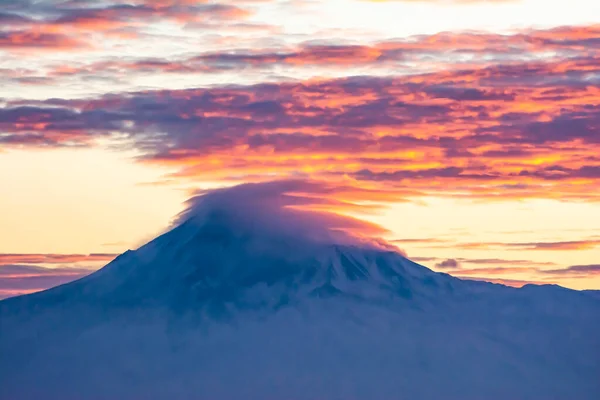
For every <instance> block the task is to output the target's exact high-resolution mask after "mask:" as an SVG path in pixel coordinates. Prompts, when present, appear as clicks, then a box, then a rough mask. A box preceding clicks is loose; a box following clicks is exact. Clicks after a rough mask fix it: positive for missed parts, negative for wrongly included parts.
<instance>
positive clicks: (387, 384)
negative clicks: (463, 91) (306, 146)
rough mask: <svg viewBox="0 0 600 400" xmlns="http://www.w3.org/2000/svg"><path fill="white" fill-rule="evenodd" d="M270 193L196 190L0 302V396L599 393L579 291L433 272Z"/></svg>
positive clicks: (587, 303)
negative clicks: (187, 203) (37, 286)
mask: <svg viewBox="0 0 600 400" xmlns="http://www.w3.org/2000/svg"><path fill="white" fill-rule="evenodd" d="M267 189H268V188H267ZM257 191H258V193H257ZM240 198H242V199H243V204H245V206H241V205H240V201H239V199H240ZM273 198H276V199H279V200H277V201H274V202H273V201H271V200H272V199H273ZM281 198H282V194H281V193H275V194H273V193H270V192H269V193H267V194H265V187H264V186H263V187H261V186H258V187H256V186H244V187H242V188H241V189H240V188H239V187H238V188H234V189H229V190H226V191H220V192H215V193H211V194H208V195H205V196H203V197H201V198H200V201H198V202H197V203H196V204H195V205H194V206H192V208H191V209H190V211H189V212H187V213H185V214H184V215H183V216H182V218H181V219H180V221H179V222H178V225H177V226H176V227H174V228H173V229H172V230H170V231H169V232H167V233H165V234H164V235H161V236H159V237H158V238H156V239H155V240H153V241H151V242H150V243H148V244H146V245H145V246H142V247H141V248H140V249H138V250H136V251H128V252H126V253H124V254H122V255H121V256H119V257H117V258H116V259H115V260H114V261H112V262H111V263H109V264H108V265H107V266H106V267H104V268H103V269H101V270H99V271H98V272H96V273H94V274H92V275H89V276H87V277H85V278H83V279H80V280H78V281H75V282H72V283H69V284H66V285H63V286H60V287H57V288H54V289H50V290H47V291H44V292H41V293H36V294H32V295H27V296H21V297H17V298H12V299H7V300H4V301H1V302H0V399H11V400H20V399H50V400H53V399H61V400H66V399H94V400H95V399H98V400H99V399H223V400H226V399H299V400H300V399H302V400H304V399H344V400H347V399H463V400H464V399H514V400H517V399H540V400H541V399H583V400H585V399H598V398H600V379H599V377H600V335H599V332H600V299H599V298H598V297H597V296H595V295H594V294H592V293H589V292H577V291H573V290H568V289H565V288H561V287H558V286H533V285H528V286H525V287H523V288H522V289H515V288H510V287H506V286H502V285H496V284H490V283H485V282H475V281H463V280H460V279H457V278H453V277H451V276H449V275H446V274H439V273H435V272H433V271H431V270H429V269H427V268H425V267H423V266H420V265H418V264H416V263H414V262H412V261H410V260H408V259H406V258H405V257H403V256H402V255H401V254H400V253H399V252H398V251H395V250H394V249H393V248H390V247H386V246H385V245H384V244H382V243H381V242H369V241H365V240H363V239H358V238H356V237H354V236H352V235H348V234H346V233H341V232H340V231H339V230H337V228H340V227H345V228H349V227H356V226H357V225H356V224H357V223H356V221H351V220H346V219H336V218H331V217H330V216H326V215H325V216H324V215H315V214H314V213H302V212H300V211H297V210H293V209H289V208H288V207H286V205H287V204H288V203H287V201H289V199H287V200H286V201H284V202H283V203H282V202H281ZM284 198H285V197H284ZM265 204H266V206H265Z"/></svg>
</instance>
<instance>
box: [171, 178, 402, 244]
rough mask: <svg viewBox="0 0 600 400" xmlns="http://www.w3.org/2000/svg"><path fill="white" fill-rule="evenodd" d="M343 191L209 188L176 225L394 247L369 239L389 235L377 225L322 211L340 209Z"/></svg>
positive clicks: (305, 186)
mask: <svg viewBox="0 0 600 400" xmlns="http://www.w3.org/2000/svg"><path fill="white" fill-rule="evenodd" d="M343 191H344V188H340V187H335V186H331V185H328V184H326V183H321V182H314V181H305V180H279V181H271V182H263V183H246V184H241V185H237V186H233V187H228V188H223V189H215V190H209V191H205V192H201V193H199V194H198V195H197V196H194V197H192V198H191V199H190V200H189V201H188V208H187V209H186V210H185V211H184V212H182V213H181V215H180V216H179V217H178V218H177V219H176V220H175V222H174V225H180V224H183V223H200V224H204V223H207V222H208V223H212V221H218V223H219V224H221V225H223V226H230V227H232V228H233V229H234V230H235V231H239V232H241V233H240V234H244V232H246V231H252V232H254V233H256V232H259V233H258V234H259V235H260V236H270V235H272V236H274V237H277V238H279V239H282V238H285V237H293V238H294V239H295V240H299V239H304V240H308V241H323V240H324V241H327V242H331V241H333V242H336V243H341V244H358V243H360V244H370V245H373V246H376V247H384V248H386V249H390V248H393V249H395V247H393V246H391V245H387V244H386V243H385V242H383V241H380V240H376V239H370V238H369V237H371V236H373V235H383V234H386V233H388V231H387V230H386V229H384V228H382V227H381V226H379V225H377V224H374V223H370V222H366V221H362V220H359V219H356V218H352V217H349V216H346V215H341V214H337V213H334V212H331V211H323V207H328V206H329V207H332V206H338V205H339V200H337V199H336V198H337V197H338V196H337V195H338V193H342V192H343Z"/></svg>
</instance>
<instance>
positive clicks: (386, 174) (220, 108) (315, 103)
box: [0, 3, 600, 248]
mask: <svg viewBox="0 0 600 400" xmlns="http://www.w3.org/2000/svg"><path fill="white" fill-rule="evenodd" d="M136 4H137V3H136ZM136 7H137V6H136ZM128 10H129V8H128ZM131 12H133V11H131ZM136 12H137V11H136ZM5 18H8V17H5ZM511 49H512V50H511ZM513 50H514V53H513V52H512V51H513ZM427 52H429V53H431V52H433V54H435V53H436V52H439V54H440V55H443V54H448V53H449V52H450V53H451V54H454V53H455V54H456V57H457V60H458V59H460V57H459V56H460V55H464V54H479V55H481V57H482V60H483V59H485V60H487V61H485V63H483V64H477V63H475V64H473V63H471V64H468V65H465V64H461V63H460V62H458V61H457V63H454V61H452V60H451V59H452V57H446V59H445V61H444V67H445V68H443V69H440V70H436V69H435V68H433V70H432V72H429V73H422V71H421V72H420V73H413V74H410V75H398V76H393V75H387V76H368V75H362V76H354V77H351V78H340V79H325V78H324V79H313V80H306V81H281V82H273V83H263V84H256V85H226V86H218V85H217V86H212V87H207V88H195V89H184V90H147V91H137V92H128V93H114V94H109V95H105V96H98V97H91V98H86V99H49V100H46V101H27V100H13V101H4V102H1V103H0V131H1V132H2V133H0V145H1V146H3V147H4V148H40V147H43V148H55V147H81V146H96V145H98V144H99V143H100V142H102V143H107V142H108V143H110V145H111V146H114V147H116V148H124V149H135V150H136V151H137V152H138V154H140V156H139V158H138V160H139V161H140V162H143V163H148V164H156V165H166V166H169V167H171V168H172V169H173V170H174V172H173V174H171V175H169V176H167V177H165V178H166V179H169V180H175V181H179V182H181V181H186V180H193V181H195V182H197V181H206V180H208V181H227V182H229V183H236V182H240V181H267V180H272V179H273V178H274V177H275V178H283V179H294V178H298V177H306V176H310V177H312V178H315V179H318V180H324V181H329V182H338V183H343V184H344V185H346V186H352V187H355V188H360V189H367V190H364V191H362V192H361V194H362V195H364V197H363V200H365V201H374V200H378V201H381V200H382V199H386V200H387V201H390V200H392V201H407V200H411V199H415V198H417V197H421V196H425V195H431V194H435V195H438V196H452V197H455V198H469V199H486V200H489V201H492V200H506V199H522V198H552V199H557V200H577V201H600V195H598V193H600V190H596V189H600V172H599V171H600V159H599V158H598V157H597V155H596V154H597V153H598V151H599V149H600V148H599V146H600V141H599V139H598V137H599V135H598V134H597V133H598V127H599V126H600V120H599V118H598V115H600V108H599V107H598V106H597V104H599V102H600V92H598V90H597V87H596V86H597V85H594V82H595V79H597V76H600V62H599V61H600V27H598V26H584V27H563V28H555V29H551V30H531V31H522V32H520V33H515V34H513V35H495V34H483V33H479V34H477V33H444V34H438V35H431V36H423V37H416V38H410V39H404V40H390V41H386V42H379V43H374V44H361V45H342V44H315V43H304V44H300V45H298V46H297V47H295V48H292V49H287V50H285V51H279V50H273V49H270V50H266V49H263V50H260V49H255V50H243V51H242V50H235V51H234V50H232V51H220V52H210V53H202V54H200V55H194V56H191V57H187V58H185V59H182V60H175V61H173V60H169V59H143V60H140V59H137V60H136V59H133V60H127V59H123V60H119V61H115V60H112V61H111V60H108V61H101V62H100V64H98V65H92V64H90V65H87V66H86V65H84V66H80V65H73V66H62V67H61V70H60V71H58V70H56V71H54V73H53V75H52V76H51V77H50V78H51V79H52V80H53V82H54V83H53V84H57V82H61V79H67V78H65V77H67V76H71V75H77V74H78V73H81V69H82V68H83V70H84V71H85V72H84V73H89V74H90V75H92V76H96V75H100V76H101V75H102V71H109V72H110V71H111V70H113V69H116V70H117V71H121V70H123V71H125V75H124V76H126V77H127V74H126V72H127V71H128V70H129V69H131V68H133V69H138V68H141V69H142V70H145V71H149V73H157V72H158V73H162V72H164V71H165V70H172V69H173V70H177V71H187V70H188V69H189V68H190V64H189V61H190V60H192V59H194V60H195V61H193V62H194V63H196V64H194V65H199V66H200V67H199V68H200V69H202V70H203V71H209V72H210V71H215V70H219V69H223V68H224V69H226V70H228V69H234V70H235V69H236V68H237V69H240V68H241V69H242V70H244V69H245V68H259V67H260V68H262V67H265V66H271V65H273V64H277V65H284V66H286V68H287V66H294V65H299V64H303V63H305V62H306V63H308V64H310V65H314V64H315V63H317V64H318V63H321V62H324V61H325V64H330V63H331V62H333V61H332V60H333V58H335V60H336V61H335V62H336V63H338V62H339V64H338V65H337V66H336V69H337V70H340V68H339V65H350V64H353V65H364V63H367V64H369V63H375V64H378V63H379V64H381V63H383V64H385V63H387V62H390V61H391V62H398V61H401V60H403V59H404V58H405V57H409V59H411V57H415V55H418V54H426V53H427ZM465 52H466V53H465ZM496 53H497V54H501V55H505V56H507V57H508V56H511V55H514V59H507V58H502V57H496V56H495V55H494V54H496ZM538 53H539V54H560V57H559V56H556V57H541V56H538ZM563 53H564V54H563ZM524 54H529V55H530V56H531V57H529V56H527V57H525V56H524ZM491 55H494V56H493V57H492V56H491ZM448 59H450V61H448ZM412 62H414V63H416V65H420V66H423V68H422V69H424V70H427V69H428V68H427V67H426V66H425V65H424V64H423V63H427V62H426V61H423V60H420V59H418V58H417V59H414V60H413V61H411V63H412ZM115 63H116V64H115ZM448 63H449V64H448ZM453 63H454V64H453ZM261 66H262V67H261ZM446 67H447V68H446ZM194 68H195V67H193V68H192V69H194ZM417 70H419V71H420V69H419V68H417ZM30 72H31V73H33V72H32V71H30ZM30 72H27V71H12V72H11V73H10V76H11V77H13V78H10V77H9V78H8V79H19V80H23V79H25V77H26V76H27V74H28V73H30ZM7 76H8V75H7ZM32 77H35V78H36V79H38V78H40V76H39V74H37V75H32ZM357 192H358V191H357ZM540 246H543V245H540ZM540 246H538V247H540ZM565 246H566V245H565ZM516 247H525V248H527V247H535V246H534V245H531V246H516ZM554 247H556V246H554Z"/></svg>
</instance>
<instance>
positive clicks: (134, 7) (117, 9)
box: [0, 0, 250, 50]
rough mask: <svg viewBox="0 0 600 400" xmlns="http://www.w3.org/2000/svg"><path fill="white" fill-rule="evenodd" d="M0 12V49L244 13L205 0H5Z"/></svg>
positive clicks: (59, 46)
mask: <svg viewBox="0 0 600 400" xmlns="http://www.w3.org/2000/svg"><path fill="white" fill-rule="evenodd" d="M5 3H6V2H3V8H4V10H5V11H3V12H1V13H0V24H1V29H0V48H2V49H4V50H13V49H23V48H35V49H53V50H68V49H72V48H74V47H84V46H91V44H92V42H94V43H95V44H97V43H98V42H97V40H95V39H94V37H97V36H98V35H102V36H105V37H109V38H116V39H137V38H138V37H139V36H141V35H144V34H146V31H147V30H148V29H149V27H151V26H152V25H153V24H156V23H159V22H166V23H176V24H179V25H182V26H185V25H189V26H194V24H196V25H198V26H202V28H204V29H208V28H209V27H210V24H215V25H216V24H221V25H222V24H224V23H225V22H228V21H239V20H240V19H244V18H246V17H247V16H248V15H249V14H250V11H249V10H247V9H245V8H241V7H238V6H237V5H234V4H233V3H232V4H226V3H213V2H206V1H149V0H144V1H133V2H131V1H117V0H115V1H103V2H93V1H89V2H80V1H10V2H9V3H8V4H5Z"/></svg>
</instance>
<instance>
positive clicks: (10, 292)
mask: <svg viewBox="0 0 600 400" xmlns="http://www.w3.org/2000/svg"><path fill="white" fill-rule="evenodd" d="M93 271H94V269H87V268H76V267H69V268H65V267H63V268H44V267H40V266H36V265H22V264H15V265H11V264H8V265H6V264H4V265H3V264H0V299H2V298H6V297H11V296H18V295H21V294H27V293H32V292H36V291H40V290H44V289H48V288H50V287H54V286H57V285H62V284H65V283H68V282H71V281H73V280H75V279H79V278H82V277H84V276H86V275H89V274H90V273H91V272H93Z"/></svg>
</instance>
